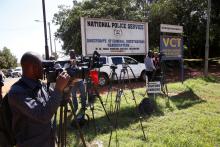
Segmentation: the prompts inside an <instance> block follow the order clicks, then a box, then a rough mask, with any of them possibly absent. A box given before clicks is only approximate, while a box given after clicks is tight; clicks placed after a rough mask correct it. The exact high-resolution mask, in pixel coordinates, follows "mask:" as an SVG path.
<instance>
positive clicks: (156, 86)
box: [147, 81, 161, 94]
mask: <svg viewBox="0 0 220 147" xmlns="http://www.w3.org/2000/svg"><path fill="white" fill-rule="evenodd" d="M147 86H148V87H147V92H148V93H151V94H152V93H153V94H156V93H161V84H160V81H155V82H149V83H148V84H147Z"/></svg>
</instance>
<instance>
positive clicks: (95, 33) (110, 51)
mask: <svg viewBox="0 0 220 147" xmlns="http://www.w3.org/2000/svg"><path fill="white" fill-rule="evenodd" d="M81 36H82V53H83V55H92V54H93V52H94V51H95V50H96V51H98V52H99V53H100V54H101V55H144V54H146V52H147V51H148V24H147V23H143V22H134V21H123V20H107V19H96V18H84V17H81Z"/></svg>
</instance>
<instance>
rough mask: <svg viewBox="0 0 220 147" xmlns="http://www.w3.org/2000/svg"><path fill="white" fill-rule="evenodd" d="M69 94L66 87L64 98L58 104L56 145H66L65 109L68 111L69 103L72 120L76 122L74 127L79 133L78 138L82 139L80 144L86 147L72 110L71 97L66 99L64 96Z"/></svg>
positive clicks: (59, 146)
mask: <svg viewBox="0 0 220 147" xmlns="http://www.w3.org/2000/svg"><path fill="white" fill-rule="evenodd" d="M69 96H70V89H68V92H64V98H63V100H62V102H61V105H60V112H59V113H60V114H59V115H60V117H59V126H58V141H57V145H58V147H66V146H67V145H66V139H67V135H66V131H67V111H68V104H69V105H70V108H71V111H72V114H73V116H74V120H75V123H76V127H77V129H78V131H79V135H80V139H81V141H82V144H83V146H84V147H86V143H85V139H84V136H83V133H82V130H81V128H80V126H79V123H78V122H77V120H76V118H77V116H76V113H75V111H74V107H73V103H72V101H71V99H69V100H68V101H67V100H66V97H69ZM55 119H56V114H55Z"/></svg>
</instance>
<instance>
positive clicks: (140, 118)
mask: <svg viewBox="0 0 220 147" xmlns="http://www.w3.org/2000/svg"><path fill="white" fill-rule="evenodd" d="M131 92H132V97H133V100H134V103H135V107H136V110H137V108H138V105H137V101H136V99H135V95H134V90H132V91H131ZM137 113H138V118H139V121H140V125H141V129H142V132H143V136H144V139H145V140H147V138H146V136H145V132H144V127H143V123H142V117H141V115H140V113H139V111H138V110H137Z"/></svg>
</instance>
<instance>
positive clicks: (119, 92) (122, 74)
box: [108, 64, 146, 146]
mask: <svg viewBox="0 0 220 147" xmlns="http://www.w3.org/2000/svg"><path fill="white" fill-rule="evenodd" d="M128 68H129V69H130V71H131V73H132V75H133V77H134V78H135V79H136V77H135V75H134V72H133V70H132V69H131V67H130V66H129V65H126V64H125V65H124V66H123V68H122V69H121V72H120V81H121V83H122V85H123V86H121V88H119V89H118V90H117V94H116V98H115V107H114V114H115V118H114V120H115V124H114V127H115V133H116V146H119V140H118V135H117V129H118V117H119V111H120V105H121V97H122V94H123V90H124V89H125V79H126V76H127V80H128V83H129V84H130V83H131V82H130V79H129V74H128ZM130 90H131V93H132V100H134V102H135V107H136V110H137V108H138V106H137V101H136V98H135V94H134V90H133V89H132V88H130ZM137 113H138V118H139V122H140V125H141V129H142V132H143V136H144V139H145V140H146V136H145V132H144V127H143V124H142V118H141V115H140V113H139V111H138V110H137ZM112 134H113V131H111V134H110V138H109V144H108V146H110V144H111V138H112Z"/></svg>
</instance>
